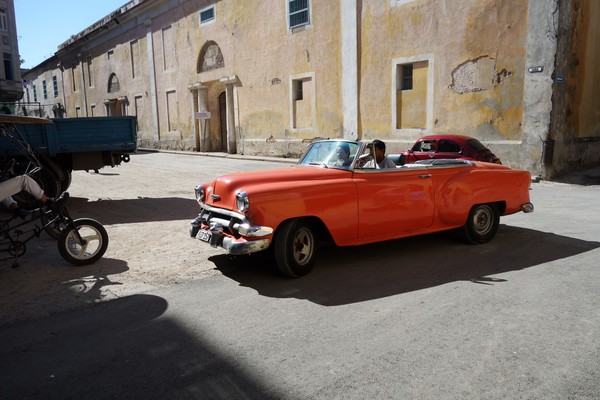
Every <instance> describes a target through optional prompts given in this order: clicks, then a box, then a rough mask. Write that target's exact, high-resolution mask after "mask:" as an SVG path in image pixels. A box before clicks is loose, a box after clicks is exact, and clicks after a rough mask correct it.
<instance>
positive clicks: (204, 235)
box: [196, 229, 212, 242]
mask: <svg viewBox="0 0 600 400" xmlns="http://www.w3.org/2000/svg"><path fill="white" fill-rule="evenodd" d="M211 236H212V234H211V233H210V232H209V231H205V230H202V229H201V230H199V231H198V233H197V234H196V239H200V240H202V241H203V242H210V237H211Z"/></svg>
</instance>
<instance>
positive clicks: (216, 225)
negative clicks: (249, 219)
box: [190, 215, 273, 254]
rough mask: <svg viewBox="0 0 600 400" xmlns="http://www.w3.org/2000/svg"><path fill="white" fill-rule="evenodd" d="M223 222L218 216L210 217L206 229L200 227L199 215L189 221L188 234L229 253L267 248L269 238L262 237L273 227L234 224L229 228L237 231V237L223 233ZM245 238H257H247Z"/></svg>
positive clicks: (268, 233) (269, 232) (270, 231)
mask: <svg viewBox="0 0 600 400" xmlns="http://www.w3.org/2000/svg"><path fill="white" fill-rule="evenodd" d="M223 222H226V221H220V220H219V219H218V218H213V219H211V222H210V227H209V228H208V229H203V228H202V222H201V216H200V215H199V216H198V217H196V219H194V220H193V221H192V223H191V227H190V236H191V237H193V238H196V239H198V240H200V241H202V242H205V243H208V244H210V245H211V246H212V247H221V248H223V249H225V250H226V251H227V252H228V253H229V254H250V253H256V252H258V251H262V250H265V249H267V248H268V247H269V246H270V244H271V240H270V239H268V238H264V236H269V235H271V234H272V233H273V229H272V228H269V227H266V226H251V225H249V224H247V223H242V224H234V225H233V226H232V227H231V229H233V230H235V231H236V232H237V233H239V234H240V235H243V236H240V237H239V238H236V237H234V236H233V235H231V234H229V233H225V231H224V229H223ZM246 238H257V239H255V240H247V239H246Z"/></svg>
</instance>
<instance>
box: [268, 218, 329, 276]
mask: <svg viewBox="0 0 600 400" xmlns="http://www.w3.org/2000/svg"><path fill="white" fill-rule="evenodd" d="M317 245H318V235H317V232H316V230H315V229H314V227H313V226H311V224H309V223H308V222H306V221H303V220H300V219H294V220H289V221H286V222H284V223H283V224H281V226H280V227H279V228H278V229H277V232H276V234H275V238H274V241H273V247H274V249H273V250H274V253H275V261H276V263H277V267H278V268H279V270H280V271H281V273H282V274H284V275H285V276H288V277H290V278H298V277H300V276H303V275H306V274H308V273H309V272H310V271H311V270H312V268H313V266H314V265H315V261H316V259H317Z"/></svg>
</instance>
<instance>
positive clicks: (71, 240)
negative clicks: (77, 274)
mask: <svg viewBox="0 0 600 400" xmlns="http://www.w3.org/2000/svg"><path fill="white" fill-rule="evenodd" d="M107 247H108V233H107V232H106V229H105V228H104V226H103V225H102V224H101V223H100V222H98V221H96V220H94V219H91V218H79V219H76V220H73V222H72V223H71V224H69V225H67V227H65V228H64V229H62V231H61V232H60V236H59V238H58V252H59V253H60V255H61V256H62V257H63V258H64V259H65V260H67V261H68V262H70V263H71V264H73V265H77V266H80V265H88V264H93V263H95V262H96V261H98V260H99V259H100V258H101V257H102V256H103V255H104V253H105V252H106V248H107Z"/></svg>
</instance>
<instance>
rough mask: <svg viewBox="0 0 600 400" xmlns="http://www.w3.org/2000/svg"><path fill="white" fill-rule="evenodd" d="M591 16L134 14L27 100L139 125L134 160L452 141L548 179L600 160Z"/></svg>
mask: <svg viewBox="0 0 600 400" xmlns="http://www.w3.org/2000/svg"><path fill="white" fill-rule="evenodd" d="M598 17H600V3H599V2H597V1H595V0H511V1H508V0H462V1H460V2H459V3H457V2H455V1H449V0H441V1H440V0H319V1H316V0H186V1H183V0H169V1H165V0H133V1H130V2H128V3H126V4H124V5H123V6H122V7H121V8H119V9H118V10H115V11H114V12H113V13H111V14H109V15H107V16H106V17H105V18H103V19H102V20H100V21H97V22H96V23H95V24H93V25H92V26H90V27H88V28H87V29H86V30H84V31H83V32H80V33H77V34H75V35H74V36H72V37H71V38H70V39H69V40H67V41H66V42H64V43H63V44H61V45H60V46H59V47H58V50H57V52H56V53H55V55H54V56H53V57H52V58H51V59H49V60H46V61H45V62H43V63H41V64H40V65H39V66H36V67H35V68H32V69H31V70H29V71H28V72H27V73H26V74H25V76H26V79H27V81H28V82H29V86H28V87H27V88H26V96H27V98H28V99H30V100H31V101H33V97H34V96H33V90H36V96H35V97H36V100H35V101H36V102H40V103H41V104H42V105H43V107H42V109H43V110H46V111H44V112H48V113H49V110H53V113H49V116H54V115H56V114H57V111H58V114H59V115H64V116H67V117H75V116H101V115H135V116H137V121H138V138H139V139H138V140H139V145H140V147H148V148H159V149H176V150H192V151H202V152H229V153H240V154H249V155H270V156H283V157H297V156H298V155H299V154H301V153H302V151H303V150H304V148H305V147H306V143H307V142H310V141H312V140H314V139H317V138H325V137H331V138H349V139H356V138H359V139H365V140H370V139H375V138H379V139H382V140H384V141H385V142H386V143H387V144H388V151H389V152H393V151H400V150H404V149H406V148H407V147H408V146H409V145H410V144H412V143H413V142H414V140H415V139H417V138H418V137H421V136H423V135H426V134H435V133H458V134H466V135H469V136H473V137H476V138H478V139H479V140H481V141H482V142H484V143H485V144H487V145H488V146H489V147H490V148H491V149H492V150H493V151H494V153H496V154H497V155H498V156H499V157H500V158H501V159H502V160H503V162H504V163H505V164H507V165H509V166H511V167H516V168H522V169H527V170H529V171H531V172H532V174H533V175H538V176H542V177H545V178H551V177H553V176H556V175H559V174H561V173H564V172H566V171H569V170H572V169H576V168H583V167H586V166H590V165H595V164H597V163H598V162H599V161H600V156H599V154H600V151H599V150H600V118H599V115H600V100H599V97H598V96H597V95H594V93H597V92H598V90H600V70H599V69H598V68H597V67H596V66H597V65H598V61H599V58H600V41H599V39H598V38H599V35H598V33H599V32H598V30H599V28H598V25H597V24H594V23H593V21H595V20H597V18H598ZM44 82H45V85H46V86H47V87H49V85H52V88H53V91H52V93H51V95H49V94H48V91H44V92H43V93H45V94H46V96H41V95H40V93H41V92H40V90H41V88H42V86H43V84H44ZM55 87H56V88H57V91H54V88H55Z"/></svg>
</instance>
